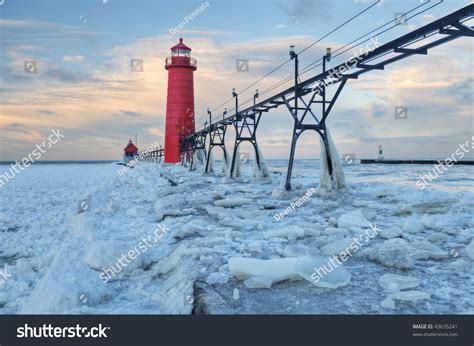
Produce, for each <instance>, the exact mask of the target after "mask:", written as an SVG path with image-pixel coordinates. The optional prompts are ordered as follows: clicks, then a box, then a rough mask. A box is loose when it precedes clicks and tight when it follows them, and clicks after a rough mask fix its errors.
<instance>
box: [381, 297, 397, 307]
mask: <svg viewBox="0 0 474 346" xmlns="http://www.w3.org/2000/svg"><path fill="white" fill-rule="evenodd" d="M380 306H381V307H383V308H386V309H395V302H394V301H393V299H392V298H389V297H387V298H385V299H384V300H382V301H381V302H380Z"/></svg>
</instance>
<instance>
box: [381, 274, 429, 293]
mask: <svg viewBox="0 0 474 346" xmlns="http://www.w3.org/2000/svg"><path fill="white" fill-rule="evenodd" d="M392 284H395V285H392ZM419 284H420V279H418V278H416V277H413V276H406V275H398V274H384V275H382V276H381V277H380V279H379V285H380V286H382V287H383V288H384V289H385V290H387V291H391V292H396V291H400V290H404V289H407V288H415V287H417V286H418V285H419Z"/></svg>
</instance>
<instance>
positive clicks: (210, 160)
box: [204, 151, 214, 174]
mask: <svg viewBox="0 0 474 346" xmlns="http://www.w3.org/2000/svg"><path fill="white" fill-rule="evenodd" d="M207 155H208V157H207V162H206V169H205V170H204V174H209V173H214V154H213V153H212V151H209V154H207Z"/></svg>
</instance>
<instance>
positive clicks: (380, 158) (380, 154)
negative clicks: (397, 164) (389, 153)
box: [377, 144, 384, 161]
mask: <svg viewBox="0 0 474 346" xmlns="http://www.w3.org/2000/svg"><path fill="white" fill-rule="evenodd" d="M383 159H384V158H383V149H382V144H380V145H379V156H378V158H377V160H379V161H381V160H383Z"/></svg>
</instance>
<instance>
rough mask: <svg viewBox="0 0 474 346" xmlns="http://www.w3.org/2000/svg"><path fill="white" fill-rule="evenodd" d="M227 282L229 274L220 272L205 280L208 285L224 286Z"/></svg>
mask: <svg viewBox="0 0 474 346" xmlns="http://www.w3.org/2000/svg"><path fill="white" fill-rule="evenodd" d="M228 281H229V274H227V273H222V272H217V273H212V274H211V275H209V276H208V277H207V278H206V283H208V284H209V285H216V284H226V283H227V282H228Z"/></svg>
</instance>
